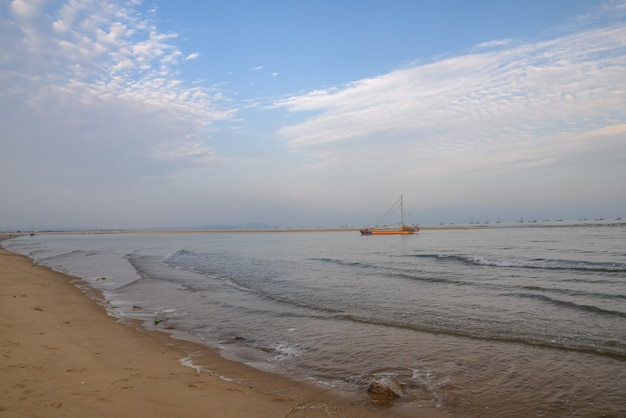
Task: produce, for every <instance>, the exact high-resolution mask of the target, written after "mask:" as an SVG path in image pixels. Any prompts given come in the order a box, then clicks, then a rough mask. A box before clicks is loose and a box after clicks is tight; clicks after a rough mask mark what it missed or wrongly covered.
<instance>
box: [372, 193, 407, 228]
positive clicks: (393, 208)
mask: <svg viewBox="0 0 626 418" xmlns="http://www.w3.org/2000/svg"><path fill="white" fill-rule="evenodd" d="M401 203H402V198H399V199H398V200H397V201H396V202H395V203H394V204H393V205H392V206H391V207H390V208H389V209H387V211H386V212H385V213H383V214H382V215H381V216H379V217H378V219H376V220H375V221H374V222H372V223H371V224H369V226H372V225H378V224H379V223H380V220H381V219H386V218H388V217H390V216H391V215H392V214H393V213H394V212H395V211H397V210H398V208H400V204H401Z"/></svg>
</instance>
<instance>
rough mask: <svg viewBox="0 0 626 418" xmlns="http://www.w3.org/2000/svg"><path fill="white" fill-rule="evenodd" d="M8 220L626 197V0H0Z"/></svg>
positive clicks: (325, 220)
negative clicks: (401, 201)
mask: <svg viewBox="0 0 626 418" xmlns="http://www.w3.org/2000/svg"><path fill="white" fill-rule="evenodd" d="M0 92H1V94H0V126H1V127H2V130H1V131H0V190H2V203H1V204H0V227H19V228H25V227H28V226H31V225H38V226H40V227H51V228H52V227H74V226H97V227H106V228H135V227H160V226H186V225H211V224H237V223H243V222H261V223H266V224H270V225H276V226H280V227H307V226H328V227H332V226H339V225H348V226H362V225H367V224H369V223H370V222H372V221H373V220H375V219H376V218H377V217H378V215H380V214H381V213H382V212H384V211H385V210H386V209H387V208H388V207H389V206H390V205H391V204H392V203H393V202H394V201H395V200H396V199H397V197H398V196H399V195H400V194H403V195H404V198H405V204H406V206H407V208H408V211H410V212H411V220H412V221H413V222H419V223H421V224H429V223H439V222H440V221H443V222H457V223H463V222H468V221H470V220H472V219H476V220H487V219H489V220H496V219H499V220H503V221H505V220H517V219H520V218H522V219H531V218H536V219H546V218H552V219H554V218H563V219H579V218H583V217H589V218H595V217H598V216H605V217H615V216H617V215H618V214H620V213H622V212H626V192H624V190H626V2H625V1H576V0H568V1H556V0H554V1H548V2H546V1H525V2H517V1H478V2H467V1H460V0H458V1H453V0H448V1H348V0H346V1H339V2H338V1H332V2H331V1H315V2H304V1H293V0H292V1H209V2H191V1H176V2H173V1H151V2H141V1H87V0H84V1H79V0H72V1H47V0H13V1H9V0H0Z"/></svg>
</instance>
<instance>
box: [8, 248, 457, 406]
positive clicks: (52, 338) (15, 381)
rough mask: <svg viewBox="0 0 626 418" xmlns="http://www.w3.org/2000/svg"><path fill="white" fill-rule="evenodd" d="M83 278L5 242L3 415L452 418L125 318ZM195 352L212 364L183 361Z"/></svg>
mask: <svg viewBox="0 0 626 418" xmlns="http://www.w3.org/2000/svg"><path fill="white" fill-rule="evenodd" d="M0 238H1V237H0ZM78 283H79V282H78V281H77V280H76V279H75V278H72V277H70V276H67V275H64V274H60V273H57V272H54V271H52V270H50V269H48V268H45V267H41V266H36V265H33V264H32V262H31V261H30V260H29V259H28V258H26V257H23V256H20V255H16V254H12V253H9V252H7V251H5V250H3V249H1V248H0V347H1V351H0V352H1V355H0V417H135V418H141V417H220V418H223V417H224V418H225V417H268V418H269V417H271V418H276V417H313V418H315V417H389V416H395V417H409V416H410V417H430V418H437V417H447V416H448V417H449V415H445V414H444V413H443V412H442V411H440V410H438V409H434V408H423V407H422V408H417V407H416V406H407V405H406V404H404V403H393V402H392V403H391V404H388V405H375V404H373V403H372V402H371V400H370V399H369V398H368V396H367V395H366V394H354V393H352V394H344V393H339V392H337V391H336V390H332V391H331V390H327V389H324V388H319V387H316V386H314V385H309V384H306V383H302V382H296V381H294V380H290V379H289V378H286V377H282V376H277V375H273V374H271V373H266V372H262V371H259V370H256V369H253V368H250V367H248V366H246V365H243V364H239V363H235V362H231V361H228V360H226V359H224V358H222V357H220V356H219V354H218V353H217V352H216V351H215V350H213V349H211V348H209V347H205V346H202V345H199V344H194V343H191V342H187V341H180V340H175V339H173V338H171V337H170V336H169V335H166V334H163V333H160V332H149V331H146V330H144V329H142V328H141V327H140V326H139V325H138V324H134V325H133V324H122V323H120V322H119V321H117V320H116V319H115V318H113V317H111V316H109V315H107V314H106V310H105V308H104V307H103V306H102V305H101V304H99V303H96V302H95V301H94V300H93V299H92V298H90V297H87V295H86V294H85V292H84V291H83V290H81V289H80V288H78V287H77V286H76V284H78ZM91 296H92V297H93V295H91ZM190 353H192V354H193V355H194V357H193V362H194V364H198V365H202V366H204V367H205V370H204V371H201V372H198V371H196V370H195V369H193V368H191V367H187V366H184V365H182V364H181V360H183V359H185V358H187V357H188V356H189V354H190Z"/></svg>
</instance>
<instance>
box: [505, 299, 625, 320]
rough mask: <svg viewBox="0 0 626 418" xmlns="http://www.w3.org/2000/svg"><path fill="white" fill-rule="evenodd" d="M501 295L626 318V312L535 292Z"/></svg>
mask: <svg viewBox="0 0 626 418" xmlns="http://www.w3.org/2000/svg"><path fill="white" fill-rule="evenodd" d="M502 296H512V297H516V298H527V299H533V300H537V301H540V302H545V303H549V304H550V305H553V306H558V307H563V308H571V309H575V310H577V311H584V312H589V313H593V314H598V315H606V316H617V317H620V318H626V312H620V311H613V310H609V309H602V308H599V307H597V306H593V305H583V304H580V303H576V302H570V301H566V300H560V299H554V298H551V297H549V296H546V295H538V294H536V293H509V294H504V295H502Z"/></svg>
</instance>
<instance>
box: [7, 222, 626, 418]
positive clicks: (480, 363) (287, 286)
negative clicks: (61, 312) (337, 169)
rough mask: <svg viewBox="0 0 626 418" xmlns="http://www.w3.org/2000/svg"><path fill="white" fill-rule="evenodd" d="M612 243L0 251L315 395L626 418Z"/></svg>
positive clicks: (28, 245)
mask: <svg viewBox="0 0 626 418" xmlns="http://www.w3.org/2000/svg"><path fill="white" fill-rule="evenodd" d="M625 238H626V223H622V222H617V221H616V222H554V221H553V222H549V223H548V222H547V223H537V224H530V223H525V224H518V223H512V224H499V225H495V224H491V225H482V226H480V227H475V226H473V225H472V226H470V227H467V228H438V229H426V228H425V229H423V230H421V231H420V232H418V233H417V234H415V235H409V236H360V235H359V233H358V231H314V232H295V231H294V232H255V231H245V232H230V233H216V232H208V233H191V232H189V233H116V234H109V233H92V234H86V233H82V234H36V235H35V236H23V237H19V238H16V239H12V240H8V241H3V242H2V245H3V246H4V247H5V248H6V249H8V250H10V251H12V252H15V253H19V254H24V255H27V256H29V257H31V258H32V260H33V261H34V262H35V263H37V264H41V265H44V266H48V267H51V268H52V269H54V270H57V271H61V272H64V273H67V274H70V275H72V276H76V277H78V278H80V279H81V283H82V285H84V286H88V287H90V288H93V289H95V290H97V291H98V292H99V293H101V295H103V297H104V300H105V305H106V306H107V309H108V311H109V312H110V314H111V315H114V316H116V317H118V318H120V319H132V320H135V321H137V320H138V321H140V322H141V323H142V324H143V326H144V327H145V328H147V329H159V330H163V331H165V332H172V333H173V335H174V336H175V337H176V336H177V335H178V337H180V336H182V335H184V336H187V337H191V338H193V339H195V340H197V341H200V342H201V343H202V344H206V345H207V346H210V347H214V348H215V349H217V350H218V351H219V352H220V353H221V355H222V356H223V357H225V358H228V359H231V360H235V361H238V362H242V363H246V364H248V365H251V366H253V367H255V368H258V369H261V370H264V371H269V372H272V373H278V374H284V375H288V376H291V377H292V378H294V379H300V380H303V381H307V382H309V383H311V384H314V385H320V386H324V387H327V388H329V390H333V388H335V389H337V390H338V391H348V392H354V393H359V394H363V396H368V388H369V389H370V390H371V388H372V382H377V383H379V384H390V385H391V387H392V388H393V394H392V395H393V396H390V398H391V399H390V400H389V402H393V403H395V404H406V405H413V406H418V407H420V406H423V407H436V408H439V409H440V410H441V411H443V412H445V413H448V414H450V416H452V417H626V239H625ZM178 337H177V338H178ZM374 400H375V399H372V401H374Z"/></svg>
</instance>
